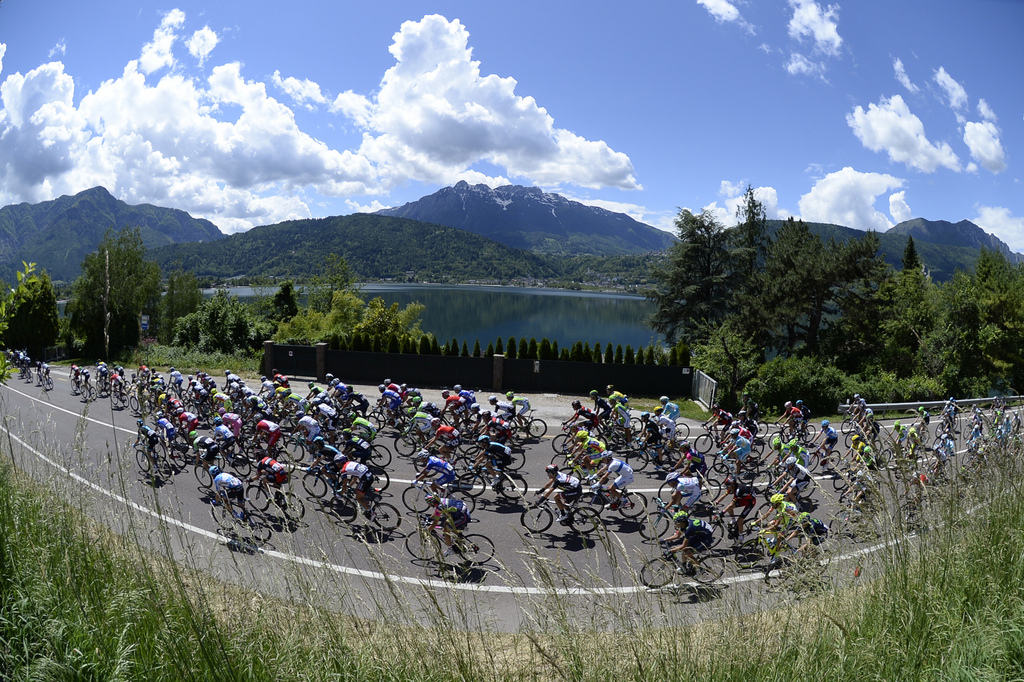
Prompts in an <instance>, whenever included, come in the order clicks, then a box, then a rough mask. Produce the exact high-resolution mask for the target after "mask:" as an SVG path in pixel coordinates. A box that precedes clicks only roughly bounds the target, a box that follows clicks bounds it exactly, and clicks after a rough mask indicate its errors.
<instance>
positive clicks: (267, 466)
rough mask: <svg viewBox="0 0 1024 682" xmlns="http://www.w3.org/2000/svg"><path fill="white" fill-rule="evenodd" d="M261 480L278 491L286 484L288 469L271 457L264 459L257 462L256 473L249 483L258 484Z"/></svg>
mask: <svg viewBox="0 0 1024 682" xmlns="http://www.w3.org/2000/svg"><path fill="white" fill-rule="evenodd" d="M261 480H264V481H266V482H267V483H268V484H270V485H271V486H273V487H274V488H276V489H278V490H280V489H281V486H282V485H284V484H285V483H287V482H288V468H287V467H285V465H284V464H281V463H280V462H278V461H277V460H276V459H274V458H273V457H264V458H263V459H261V460H260V461H259V462H257V464H256V473H255V475H253V477H252V478H250V479H249V482H250V483H259V482H260V481H261Z"/></svg>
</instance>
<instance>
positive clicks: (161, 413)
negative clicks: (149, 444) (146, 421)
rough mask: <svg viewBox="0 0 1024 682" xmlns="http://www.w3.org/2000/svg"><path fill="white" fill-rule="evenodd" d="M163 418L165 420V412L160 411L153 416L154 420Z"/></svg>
mask: <svg viewBox="0 0 1024 682" xmlns="http://www.w3.org/2000/svg"><path fill="white" fill-rule="evenodd" d="M163 418H164V413H163V411H159V412H157V413H156V414H154V415H153V419H163Z"/></svg>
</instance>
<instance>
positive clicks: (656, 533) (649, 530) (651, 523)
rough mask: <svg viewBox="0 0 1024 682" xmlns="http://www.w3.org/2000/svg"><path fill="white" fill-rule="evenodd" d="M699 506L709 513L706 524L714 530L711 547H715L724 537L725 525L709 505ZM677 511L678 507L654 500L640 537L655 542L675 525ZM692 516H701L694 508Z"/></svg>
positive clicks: (657, 498)
mask: <svg viewBox="0 0 1024 682" xmlns="http://www.w3.org/2000/svg"><path fill="white" fill-rule="evenodd" d="M698 504H701V506H702V507H703V508H704V509H707V510H709V511H710V513H709V514H708V518H707V519H706V522H707V523H709V524H711V526H712V528H713V529H714V540H713V541H712V543H711V545H710V546H711V547H717V546H718V544H719V543H720V542H721V541H722V538H723V537H725V523H724V522H723V521H722V513H721V512H720V511H719V510H718V509H716V508H715V507H713V506H711V505H710V504H702V503H699V502H698ZM678 511H679V507H678V506H669V505H668V503H666V502H665V501H664V500H662V499H661V498H660V497H656V498H654V509H653V510H651V511H649V512H648V513H647V518H646V520H645V521H644V524H643V525H642V526H640V535H641V536H643V537H645V538H647V539H648V540H656V539H658V538H661V537H664V536H665V534H666V533H668V531H669V530H670V529H671V528H672V527H673V526H674V525H675V518H674V516H675V514H676V512H678ZM690 513H691V514H693V515H694V516H700V515H701V514H700V513H699V512H698V511H697V509H696V507H695V508H694V510H692V511H691V512H690Z"/></svg>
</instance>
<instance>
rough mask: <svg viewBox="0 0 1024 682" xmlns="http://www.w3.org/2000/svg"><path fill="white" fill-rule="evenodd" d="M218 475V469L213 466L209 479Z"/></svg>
mask: <svg viewBox="0 0 1024 682" xmlns="http://www.w3.org/2000/svg"><path fill="white" fill-rule="evenodd" d="M219 475H220V467H219V466H217V465H216V464H214V465H213V466H212V467H210V478H217V476H219Z"/></svg>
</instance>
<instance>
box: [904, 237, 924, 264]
mask: <svg viewBox="0 0 1024 682" xmlns="http://www.w3.org/2000/svg"><path fill="white" fill-rule="evenodd" d="M920 267H921V259H920V258H918V257H917V247H916V246H914V238H913V237H907V245H906V247H904V249H903V269H904V270H916V269H917V268H920Z"/></svg>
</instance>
